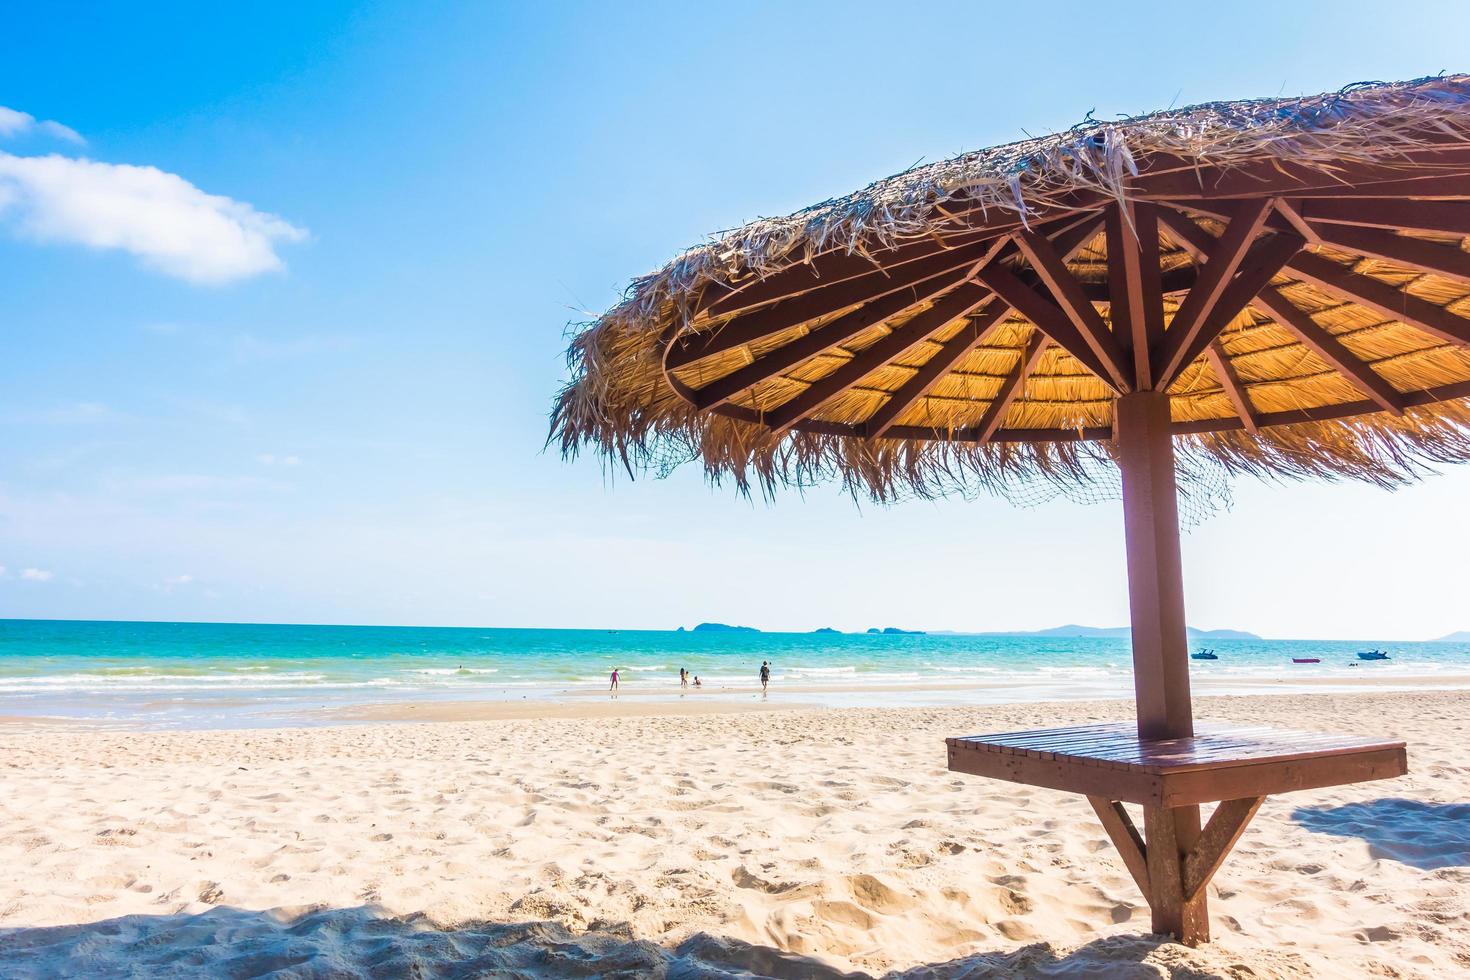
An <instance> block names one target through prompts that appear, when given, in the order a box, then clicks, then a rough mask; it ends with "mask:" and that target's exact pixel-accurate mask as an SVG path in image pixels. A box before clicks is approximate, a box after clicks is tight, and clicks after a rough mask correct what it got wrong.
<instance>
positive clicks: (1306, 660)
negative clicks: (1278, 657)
mask: <svg viewBox="0 0 1470 980" xmlns="http://www.w3.org/2000/svg"><path fill="white" fill-rule="evenodd" d="M1291 662H1292V663H1294V664H1320V663H1321V662H1322V658H1321V657H1292V658H1291Z"/></svg>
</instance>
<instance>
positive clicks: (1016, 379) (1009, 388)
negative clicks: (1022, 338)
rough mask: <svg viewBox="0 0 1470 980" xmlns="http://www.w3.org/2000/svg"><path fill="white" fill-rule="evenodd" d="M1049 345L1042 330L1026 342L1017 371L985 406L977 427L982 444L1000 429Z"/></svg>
mask: <svg viewBox="0 0 1470 980" xmlns="http://www.w3.org/2000/svg"><path fill="white" fill-rule="evenodd" d="M1048 343H1050V341H1048V340H1047V338H1046V335H1045V334H1043V333H1042V332H1041V331H1040V330H1037V331H1034V332H1033V333H1032V334H1031V337H1030V339H1029V340H1027V341H1026V347H1025V349H1023V350H1022V351H1021V352H1020V357H1018V358H1017V359H1016V367H1015V369H1014V370H1012V371H1011V373H1010V374H1009V375H1007V376H1006V379H1005V380H1004V381H1002V382H1001V385H1000V390H999V391H997V392H996V393H995V397H994V398H992V399H991V400H990V404H989V405H987V406H985V414H984V415H983V416H981V418H980V421H979V422H978V423H977V424H976V426H975V427H976V428H977V429H978V430H979V431H980V441H981V442H984V441H985V440H986V439H989V438H990V437H991V436H992V435H994V434H995V430H996V429H998V428H1000V423H1001V420H1002V419H1003V418H1005V414H1006V410H1007V409H1009V408H1010V407H1011V403H1012V402H1013V401H1015V400H1016V396H1017V395H1019V394H1020V393H1021V391H1022V389H1023V388H1024V387H1025V385H1026V377H1027V375H1029V374H1030V373H1031V372H1032V371H1034V370H1036V365H1037V364H1038V363H1039V362H1040V361H1041V356H1042V355H1043V354H1045V353H1046V347H1047V344H1048Z"/></svg>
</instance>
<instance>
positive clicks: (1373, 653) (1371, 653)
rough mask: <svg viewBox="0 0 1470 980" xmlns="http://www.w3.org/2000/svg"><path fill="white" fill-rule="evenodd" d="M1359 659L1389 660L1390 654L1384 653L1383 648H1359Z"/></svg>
mask: <svg viewBox="0 0 1470 980" xmlns="http://www.w3.org/2000/svg"><path fill="white" fill-rule="evenodd" d="M1358 659H1359V660H1387V659H1388V654H1386V653H1384V652H1383V651H1382V650H1359V651H1358Z"/></svg>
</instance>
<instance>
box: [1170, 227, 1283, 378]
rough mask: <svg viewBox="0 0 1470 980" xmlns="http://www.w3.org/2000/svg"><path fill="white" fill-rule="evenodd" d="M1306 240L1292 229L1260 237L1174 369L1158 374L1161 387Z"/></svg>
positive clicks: (1178, 352)
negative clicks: (1263, 237)
mask: <svg viewBox="0 0 1470 980" xmlns="http://www.w3.org/2000/svg"><path fill="white" fill-rule="evenodd" d="M1303 244H1305V243H1304V242H1303V241H1302V239H1300V238H1298V237H1297V236H1296V235H1294V234H1291V233H1290V232H1278V233H1276V234H1275V235H1272V236H1271V237H1269V238H1266V239H1264V240H1261V241H1258V242H1257V243H1256V244H1255V246H1254V247H1253V248H1252V249H1251V251H1250V252H1249V253H1248V254H1247V255H1246V257H1245V261H1243V262H1242V263H1241V265H1240V269H1239V271H1238V272H1237V273H1236V275H1235V278H1234V279H1232V280H1230V283H1229V284H1228V285H1227V286H1226V287H1225V289H1224V291H1223V292H1222V293H1221V294H1220V298H1219V300H1218V301H1216V303H1215V306H1214V308H1213V309H1212V310H1210V313H1209V316H1208V317H1206V318H1205V322H1204V324H1203V325H1202V326H1201V328H1200V329H1199V330H1198V331H1197V332H1196V333H1195V335H1194V337H1193V338H1191V339H1190V340H1188V342H1187V344H1186V346H1183V347H1180V348H1178V349H1177V350H1175V351H1174V355H1173V359H1174V360H1175V361H1176V362H1177V366H1175V367H1174V369H1173V371H1172V372H1161V373H1159V374H1157V375H1155V378H1156V379H1157V381H1158V385H1159V387H1160V388H1168V386H1170V385H1172V384H1173V383H1174V382H1175V381H1177V380H1178V379H1179V375H1180V374H1182V373H1183V372H1184V369H1185V368H1187V367H1189V365H1191V364H1193V363H1194V362H1195V359H1196V358H1198V357H1199V356H1200V355H1201V354H1202V353H1204V351H1205V349H1206V348H1207V347H1209V345H1210V344H1211V343H1212V342H1213V341H1214V340H1215V338H1216V337H1218V336H1220V332H1221V331H1222V330H1224V329H1225V328H1226V327H1227V326H1228V325H1229V324H1230V321H1231V320H1234V319H1235V318H1236V317H1237V316H1239V315H1240V313H1241V311H1242V310H1244V309H1245V308H1246V307H1247V306H1249V305H1250V303H1251V301H1252V300H1253V299H1255V297H1256V294H1257V293H1259V292H1260V291H1261V290H1262V289H1263V288H1265V287H1266V286H1267V285H1268V284H1269V283H1270V282H1271V279H1272V277H1273V276H1275V275H1276V274H1277V273H1278V272H1280V271H1281V270H1282V269H1283V268H1285V266H1286V265H1287V264H1288V263H1289V262H1290V261H1291V259H1292V258H1293V257H1294V256H1296V254H1297V253H1298V252H1300V251H1301V249H1302V245H1303ZM1172 332H1173V329H1172V327H1171V328H1170V330H1169V332H1167V333H1165V334H1164V343H1165V349H1166V350H1168V349H1169V348H1168V344H1169V343H1170V339H1169V333H1172Z"/></svg>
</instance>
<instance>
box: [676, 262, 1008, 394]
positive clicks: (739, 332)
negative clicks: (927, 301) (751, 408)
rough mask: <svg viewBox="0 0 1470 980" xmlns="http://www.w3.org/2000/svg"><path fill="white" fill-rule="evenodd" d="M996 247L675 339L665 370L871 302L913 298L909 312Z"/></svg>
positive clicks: (820, 292)
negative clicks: (912, 306)
mask: <svg viewBox="0 0 1470 980" xmlns="http://www.w3.org/2000/svg"><path fill="white" fill-rule="evenodd" d="M994 248H996V243H994V242H992V243H989V244H986V245H972V246H969V247H968V248H960V249H954V250H953V251H945V252H942V253H940V254H938V255H933V256H930V257H929V258H927V259H920V260H919V261H917V262H911V263H909V264H908V265H904V266H900V267H899V269H898V270H896V271H895V272H894V273H893V275H891V276H885V277H882V278H881V279H880V280H879V281H877V282H873V281H870V280H868V279H867V278H860V279H853V280H849V281H847V282H842V283H838V284H836V285H832V286H826V287H823V288H821V289H815V290H812V291H811V292H809V293H804V294H803V295H801V296H797V297H795V298H793V299H789V300H785V301H783V302H780V303H777V304H776V305H775V306H772V307H769V308H766V309H760V310H756V311H755V312H753V313H747V314H744V315H742V316H737V317H736V318H735V319H733V320H730V321H728V322H726V323H723V324H721V325H720V326H718V327H715V328H713V329H711V330H708V331H705V332H703V333H696V334H687V335H685V336H682V337H679V338H676V339H675V340H674V341H673V343H671V344H670V345H669V347H668V348H667V350H665V352H664V368H665V370H669V371H673V370H677V369H678V368H681V367H685V366H687V365H690V364H693V363H694V362H695V361H699V360H703V359H704V358H706V357H713V356H715V355H716V354H723V353H725V352H726V351H731V350H734V349H735V348H737V347H743V346H745V345H746V344H749V343H752V342H754V341H757V340H761V339H762V338H764V337H769V336H771V335H772V334H777V333H780V332H781V331H783V330H789V329H790V328H792V327H796V326H800V325H801V324H803V323H806V322H808V321H810V320H815V319H817V318H819V317H823V316H827V315H829V314H832V313H836V312H837V311H838V310H841V309H844V308H846V307H849V306H852V305H854V304H856V303H869V304H872V303H876V302H877V301H878V300H883V299H891V298H893V297H905V296H906V297H912V298H911V299H910V301H909V303H907V304H905V305H904V306H900V307H899V309H904V308H906V306H909V305H912V304H913V303H916V302H922V301H923V299H924V298H926V297H928V296H933V295H935V294H936V293H938V292H942V291H943V290H944V289H947V288H949V286H950V285H951V284H952V283H953V282H954V279H955V275H956V274H957V273H959V272H962V271H963V270H965V269H968V268H970V267H971V266H973V265H975V263H976V262H978V261H982V260H984V259H985V258H986V257H987V255H989V254H993V252H992V250H993V249H994ZM892 315H893V314H891V313H890V314H888V316H892ZM883 319H887V317H886V316H885V317H884V318H883Z"/></svg>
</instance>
